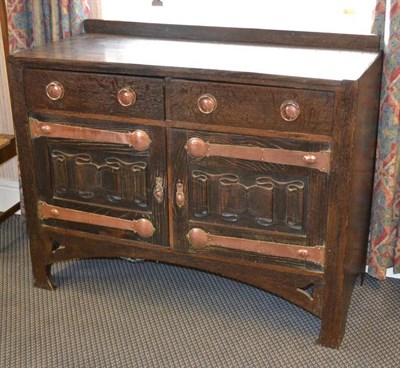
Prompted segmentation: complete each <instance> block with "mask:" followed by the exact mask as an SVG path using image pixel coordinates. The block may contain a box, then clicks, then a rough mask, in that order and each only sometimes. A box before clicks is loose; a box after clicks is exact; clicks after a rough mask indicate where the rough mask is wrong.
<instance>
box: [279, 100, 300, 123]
mask: <svg viewBox="0 0 400 368" xmlns="http://www.w3.org/2000/svg"><path fill="white" fill-rule="evenodd" d="M281 116H282V118H283V119H284V120H286V121H295V120H296V119H297V118H298V117H299V116H300V106H299V104H298V103H297V102H295V101H291V100H290V101H285V102H284V103H282V105H281Z"/></svg>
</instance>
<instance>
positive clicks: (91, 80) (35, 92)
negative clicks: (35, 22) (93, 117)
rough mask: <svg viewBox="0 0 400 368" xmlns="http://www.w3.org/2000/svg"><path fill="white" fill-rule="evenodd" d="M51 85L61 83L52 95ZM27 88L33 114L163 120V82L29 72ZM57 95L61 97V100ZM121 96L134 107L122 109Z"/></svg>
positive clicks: (40, 71)
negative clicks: (71, 113) (58, 112)
mask: <svg viewBox="0 0 400 368" xmlns="http://www.w3.org/2000/svg"><path fill="white" fill-rule="evenodd" d="M52 82H53V83H58V85H57V84H56V85H53V91H51V90H50V89H51V85H50V83H52ZM49 85H50V86H49ZM47 86H49V87H47ZM54 86H55V87H54ZM24 88H25V96H26V102H27V106H28V109H29V110H30V111H34V110H38V109H45V110H48V109H50V110H61V111H76V112H82V113H94V114H107V115H121V116H129V117H137V118H145V119H157V120H164V83H163V80H162V79H157V78H136V77H125V76H114V75H104V74H91V73H73V72H60V71H52V70H38V69H27V70H25V71H24ZM124 89H125V90H124ZM132 91H133V93H132ZM57 92H58V96H61V97H60V98H58V99H57V97H58V96H57ZM49 93H50V95H49ZM51 93H53V94H55V95H51ZM129 94H130V95H129ZM119 96H120V99H121V101H122V103H124V104H125V105H127V104H128V103H129V102H130V101H129V97H131V98H132V100H131V101H132V104H130V105H129V106H123V105H122V104H121V103H120V102H119Z"/></svg>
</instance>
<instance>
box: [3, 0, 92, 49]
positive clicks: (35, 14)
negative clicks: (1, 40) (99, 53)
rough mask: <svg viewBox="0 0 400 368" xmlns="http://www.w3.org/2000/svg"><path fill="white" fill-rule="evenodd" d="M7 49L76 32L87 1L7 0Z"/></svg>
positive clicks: (79, 26) (19, 47) (81, 21)
mask: <svg viewBox="0 0 400 368" xmlns="http://www.w3.org/2000/svg"><path fill="white" fill-rule="evenodd" d="M6 2H7V13H8V32H9V44H10V52H13V51H15V50H18V49H25V48H30V47H35V46H40V45H43V44H45V43H47V42H50V41H56V40H59V39H62V38H66V37H70V36H72V35H75V34H79V33H81V32H82V31H83V20H84V19H86V18H88V17H89V13H90V8H89V4H88V0H40V1H39V0H6Z"/></svg>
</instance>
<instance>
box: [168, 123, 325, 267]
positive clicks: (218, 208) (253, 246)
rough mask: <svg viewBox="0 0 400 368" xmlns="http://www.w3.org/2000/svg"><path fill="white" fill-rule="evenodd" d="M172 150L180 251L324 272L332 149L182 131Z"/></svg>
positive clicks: (313, 144)
mask: <svg viewBox="0 0 400 368" xmlns="http://www.w3.org/2000/svg"><path fill="white" fill-rule="evenodd" d="M202 142H207V143H206V144H207V147H206V149H205V150H204V151H206V154H204V155H202V154H198V153H199V152H202V150H201V148H202V146H203V145H202ZM170 144H171V146H170V151H171V155H172V157H174V158H175V160H176V162H179V165H176V166H175V167H174V168H173V182H172V190H173V193H171V197H173V198H174V206H175V211H174V216H175V217H174V223H173V226H174V242H175V247H176V248H180V249H182V250H186V251H189V252H213V253H218V254H221V255H222V254H223V255H224V256H227V257H229V256H231V257H240V258H244V257H248V258H249V259H254V258H255V257H257V259H259V260H260V259H262V258H263V257H264V259H265V261H266V262H278V263H285V264H287V265H293V266H295V267H296V266H297V267H304V266H305V267H308V268H310V269H319V268H320V267H321V266H322V265H323V263H324V246H325V236H326V216H327V190H328V185H329V176H330V166H329V160H330V150H329V149H330V147H329V145H327V144H325V143H318V142H306V141H295V140H284V139H278V138H276V139H265V138H256V137H248V136H247V137H246V136H238V135H227V134H217V133H214V134H211V133H205V132H199V131H197V132H196V131H185V130H180V129H174V130H173V132H172V141H171V143H170ZM257 152H258V153H259V156H257V154H256V153H257ZM300 155H301V156H302V157H305V158H306V159H308V158H309V157H312V158H313V160H312V162H311V161H308V162H304V163H303V162H300V161H299V160H298V156H300Z"/></svg>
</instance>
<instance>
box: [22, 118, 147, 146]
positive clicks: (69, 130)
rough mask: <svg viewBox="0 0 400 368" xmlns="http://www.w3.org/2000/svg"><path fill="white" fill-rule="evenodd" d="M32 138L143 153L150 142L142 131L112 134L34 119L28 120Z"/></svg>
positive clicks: (105, 131)
mask: <svg viewBox="0 0 400 368" xmlns="http://www.w3.org/2000/svg"><path fill="white" fill-rule="evenodd" d="M29 124H30V127H31V134H32V137H43V136H45V137H53V138H66V139H78V140H84V141H92V142H103V143H116V144H127V145H129V146H131V147H133V148H134V149H135V150H137V151H145V150H147V149H148V148H149V146H150V143H151V140H150V137H149V135H148V134H147V133H146V132H144V131H143V130H140V129H137V130H134V131H133V132H128V133H125V132H113V131H109V130H101V129H95V128H83V127H79V126H71V125H63V124H53V123H44V122H42V121H39V120H37V119H34V118H29Z"/></svg>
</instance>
